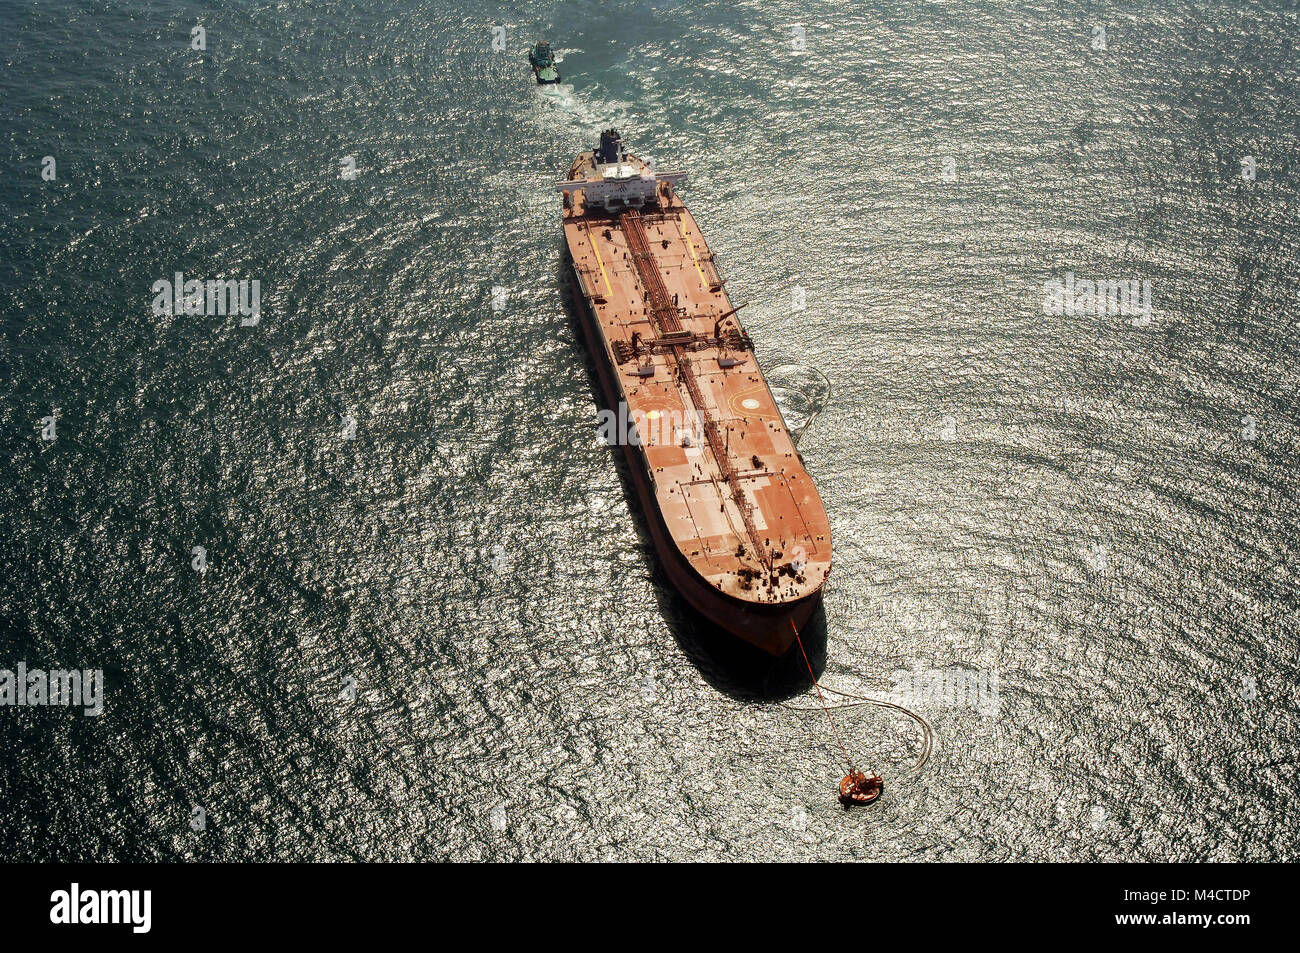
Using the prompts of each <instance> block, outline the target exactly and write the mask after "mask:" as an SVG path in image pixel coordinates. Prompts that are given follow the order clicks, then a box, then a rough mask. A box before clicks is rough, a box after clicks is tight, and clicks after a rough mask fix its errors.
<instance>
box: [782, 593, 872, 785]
mask: <svg viewBox="0 0 1300 953" xmlns="http://www.w3.org/2000/svg"><path fill="white" fill-rule="evenodd" d="M790 631H791V632H793V633H794V640H795V641H796V642H798V643H799V651H800V652H802V653H803V663H804V664H805V665H807V666H808V677H809V678H811V679H812V683H813V688H815V689H817V700H818V701H820V702H821V703H822V711H824V712H826V720H827V721H828V722H830V726H831V734H833V735H834V736H835V743H836V744H838V745H839V746H840V752H841V753H842V754H843V755H844V761H845V763H846V764H847V765H848V766H849V773H852V772H854V771H856V770H857V767H856V766H855V765H854V763H853V759H852V758H850V757H849V750H848V749H847V748H845V747H844V742H843V741H841V740H840V733H839V731H837V730H836V728H835V719H834V718H832V717H831V710H830V709H829V708H828V707H827V706H826V699H825V698H823V697H822V687H821V686H820V685H818V684H817V676H816V675H814V674H813V667H812V662H810V661H808V653H807V652H806V651H805V650H804V647H803V639H801V638H799V627H798V626H797V625H795V624H794V619H791V620H790Z"/></svg>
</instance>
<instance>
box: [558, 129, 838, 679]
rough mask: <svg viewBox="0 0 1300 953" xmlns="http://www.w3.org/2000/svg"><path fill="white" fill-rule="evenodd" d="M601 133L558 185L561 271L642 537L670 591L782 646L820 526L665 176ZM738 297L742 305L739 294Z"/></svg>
mask: <svg viewBox="0 0 1300 953" xmlns="http://www.w3.org/2000/svg"><path fill="white" fill-rule="evenodd" d="M684 178H685V174H684V173H681V172H657V171H656V170H655V169H654V168H652V166H651V165H650V164H649V163H647V162H644V161H642V160H641V159H639V158H637V157H636V156H635V155H633V154H631V153H629V152H628V151H627V149H626V148H625V147H624V145H623V142H622V140H621V139H620V137H619V135H618V133H617V131H615V130H613V129H610V130H606V131H604V132H602V133H601V135H600V143H599V145H598V146H597V147H596V148H595V149H594V150H592V151H590V152H584V153H582V154H580V155H579V156H578V157H577V158H576V159H575V160H574V162H573V164H572V165H571V166H570V168H569V174H568V178H567V179H566V180H565V181H563V182H558V183H556V188H557V189H558V190H559V191H560V192H562V193H563V206H564V212H563V219H564V237H565V243H566V248H567V259H568V264H570V265H571V272H570V280H571V282H572V284H573V286H574V295H575V298H576V300H577V302H578V304H579V310H580V311H581V312H582V313H581V316H580V319H581V323H582V327H583V332H584V336H585V337H586V339H587V345H588V348H589V350H590V351H591V355H592V359H593V362H594V364H595V366H596V372H597V375H598V376H599V379H600V380H599V382H600V391H601V393H602V395H603V397H604V400H605V402H606V404H607V407H608V408H609V410H610V412H611V413H613V412H616V413H617V415H618V419H619V421H620V422H621V421H630V422H631V423H632V424H633V425H634V426H633V427H631V428H630V429H629V430H628V431H627V432H626V433H625V432H624V431H623V430H622V429H620V430H619V432H618V435H619V436H620V437H626V439H620V440H619V441H618V442H619V443H621V444H622V446H623V448H624V451H625V453H626V456H627V461H628V466H629V469H630V471H631V475H632V481H633V483H634V484H635V489H636V494H637V497H638V498H639V500H640V504H641V506H642V508H643V509H644V511H645V515H646V520H647V523H648V524H649V528H650V534H651V536H652V538H653V540H654V544H655V549H656V551H657V552H658V555H659V559H660V561H661V562H662V564H663V566H664V569H665V571H666V572H667V574H668V577H669V579H670V580H671V581H672V583H673V585H674V586H675V587H676V588H677V589H678V591H679V592H681V594H682V595H683V596H684V597H685V598H686V600H687V601H688V602H689V603H690V604H691V605H692V606H693V607H694V608H695V609H696V610H697V611H698V612H700V613H701V614H702V615H703V616H705V617H706V618H708V619H709V620H711V621H712V622H714V623H715V624H717V625H718V626H720V627H721V628H723V629H725V630H727V631H729V632H731V633H733V634H735V635H737V636H739V637H740V638H742V639H744V640H746V641H747V642H749V643H751V644H753V645H756V646H758V647H759V648H760V649H763V650H764V651H766V652H769V653H771V654H772V655H776V656H780V655H784V654H785V653H786V652H787V651H788V650H789V648H790V646H791V645H792V644H793V642H794V640H795V634H796V632H797V631H798V630H800V629H801V628H802V627H803V626H804V624H805V623H806V622H807V621H808V619H809V617H810V616H811V615H812V614H813V612H814V610H815V609H816V608H817V605H818V603H819V602H820V600H821V593H822V586H823V584H824V583H825V582H826V577H827V575H828V574H829V572H830V568H831V534H830V524H829V523H828V521H827V519H826V510H825V508H824V507H823V506H822V502H821V498H820V497H819V496H818V495H817V488H816V487H815V486H814V485H813V481H812V478H811V477H810V476H809V475H808V473H807V471H806V470H805V469H804V466H803V459H802V457H800V455H799V452H798V451H797V450H796V449H795V445H794V441H793V440H792V439H791V436H790V433H789V431H788V430H787V428H786V425H785V421H784V419H783V418H782V416H781V411H780V409H779V408H778V407H777V404H776V401H775V400H774V399H773V397H772V393H771V391H770V390H769V388H768V386H767V382H766V381H765V380H764V378H763V372H762V370H761V369H760V368H759V366H758V362H757V360H756V359H755V357H754V351H753V345H752V343H751V341H750V338H749V336H748V335H747V334H746V333H745V331H744V329H743V328H742V327H741V323H740V320H739V318H738V317H737V312H738V311H739V308H733V307H732V305H731V302H730V300H729V299H728V297H727V293H726V291H725V290H724V287H723V285H724V282H723V280H722V278H721V277H720V275H719V273H718V269H717V266H716V265H715V263H714V259H713V254H712V253H711V252H710V251H709V246H708V244H707V243H706V242H705V240H704V236H703V235H702V234H701V233H700V229H699V226H698V225H696V223H695V219H694V217H692V215H691V213H690V212H689V211H688V210H687V208H686V206H685V204H683V202H682V200H681V198H680V197H679V196H678V195H677V193H676V191H675V188H674V186H675V185H676V183H678V182H680V181H681V180H682V179H684ZM742 307H743V305H742Z"/></svg>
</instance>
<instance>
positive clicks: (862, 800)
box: [840, 771, 885, 808]
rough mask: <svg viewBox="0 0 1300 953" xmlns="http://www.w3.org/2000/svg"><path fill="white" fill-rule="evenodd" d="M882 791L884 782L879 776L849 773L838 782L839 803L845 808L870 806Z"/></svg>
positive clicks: (856, 772)
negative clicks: (862, 805)
mask: <svg viewBox="0 0 1300 953" xmlns="http://www.w3.org/2000/svg"><path fill="white" fill-rule="evenodd" d="M884 790H885V782H884V781H882V780H881V779H880V775H878V774H863V773H862V772H861V771H850V772H849V773H848V774H846V775H844V778H843V779H842V780H841V781H840V803H841V804H843V805H844V806H845V808H850V807H854V806H857V805H861V804H870V803H871V802H872V801H874V800H875V799H876V798H878V797H880V795H881V793H882V792H883V791H884Z"/></svg>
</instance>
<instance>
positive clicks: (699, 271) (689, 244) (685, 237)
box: [674, 218, 709, 291]
mask: <svg viewBox="0 0 1300 953" xmlns="http://www.w3.org/2000/svg"><path fill="white" fill-rule="evenodd" d="M674 221H675V222H676V223H677V233H678V234H679V235H681V236H682V241H683V242H685V243H686V250H687V251H688V252H690V253H691V261H693V262H695V273H696V274H698V275H699V276H700V285H701V286H702V287H703V288H704V290H705V291H708V290H709V283H708V282H707V281H706V280H705V279H704V269H703V268H701V267H700V259H699V258H697V257H696V256H695V244H694V243H693V242H692V241H691V239H690V236H689V235H687V234H686V229H684V228H682V220H681V219H680V218H677V219H674Z"/></svg>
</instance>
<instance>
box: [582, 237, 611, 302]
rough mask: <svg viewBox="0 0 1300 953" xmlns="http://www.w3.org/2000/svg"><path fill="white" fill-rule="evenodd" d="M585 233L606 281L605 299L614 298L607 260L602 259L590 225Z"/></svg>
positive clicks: (601, 274)
mask: <svg viewBox="0 0 1300 953" xmlns="http://www.w3.org/2000/svg"><path fill="white" fill-rule="evenodd" d="M584 231H585V232H586V233H587V243H588V244H589V245H591V250H592V251H594V252H595V253H596V264H598V265H600V277H602V278H604V279H605V297H607V298H612V297H614V289H613V288H611V287H610V286H609V275H607V274H605V260H604V259H603V258H601V257H600V249H599V248H597V247H596V240H595V239H594V238H592V237H591V226H590V225H588V226H587V227H586V228H585V229H584Z"/></svg>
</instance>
